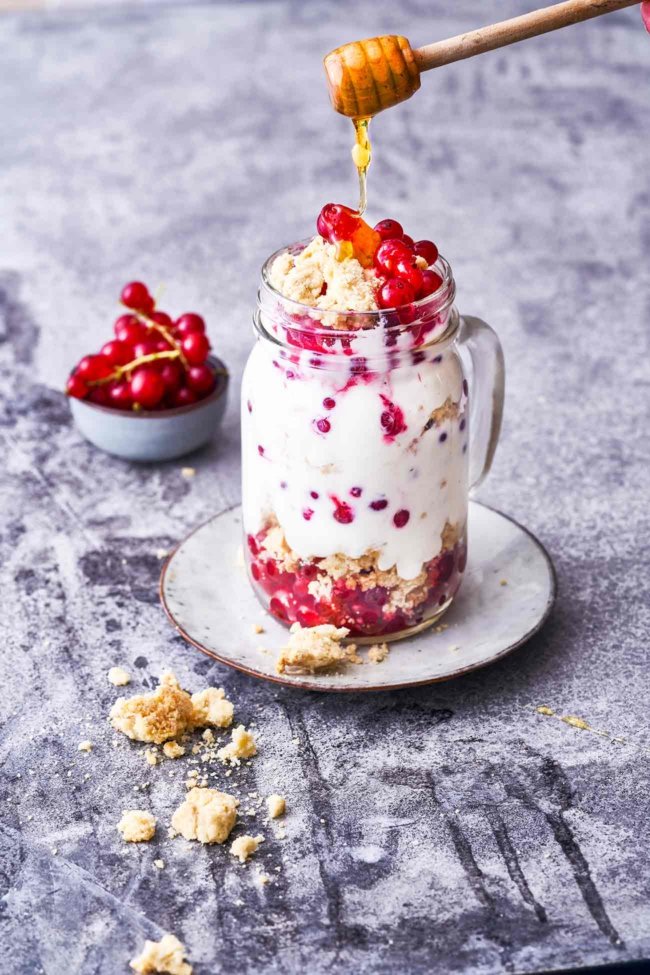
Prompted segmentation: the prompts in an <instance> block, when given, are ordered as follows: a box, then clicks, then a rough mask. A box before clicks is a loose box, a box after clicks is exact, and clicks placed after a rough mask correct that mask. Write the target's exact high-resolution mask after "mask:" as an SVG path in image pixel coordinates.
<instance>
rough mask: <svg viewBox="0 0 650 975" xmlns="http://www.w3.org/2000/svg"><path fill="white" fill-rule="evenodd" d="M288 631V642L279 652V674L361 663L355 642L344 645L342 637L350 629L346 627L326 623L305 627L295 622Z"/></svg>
mask: <svg viewBox="0 0 650 975" xmlns="http://www.w3.org/2000/svg"><path fill="white" fill-rule="evenodd" d="M289 632H290V634H291V635H290V637H289V643H288V644H287V646H286V647H283V648H282V650H281V651H280V656H279V657H278V659H277V662H276V665H275V669H276V671H277V672H278V674H284V673H285V672H286V671H287V670H288V669H289V670H297V671H307V672H308V673H310V674H313V673H315V672H316V671H318V670H326V669H327V668H329V667H334V666H337V665H338V664H343V663H359V662H360V658H359V657H358V656H357V652H356V651H357V648H356V646H355V645H354V644H353V643H351V644H349V645H348V646H342V645H341V640H344V639H345V637H346V636H347V635H348V633H349V632H350V631H349V630H348V629H346V628H345V627H344V626H342V627H336V626H332V625H330V624H329V623H323V624H321V625H320V626H310V627H302V626H301V625H300V623H294V624H293V626H292V627H291V630H290V631H289Z"/></svg>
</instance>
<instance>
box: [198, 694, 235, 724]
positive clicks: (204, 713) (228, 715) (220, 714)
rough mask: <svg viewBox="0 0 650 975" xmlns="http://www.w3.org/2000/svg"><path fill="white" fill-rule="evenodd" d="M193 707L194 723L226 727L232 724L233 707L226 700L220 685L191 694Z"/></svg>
mask: <svg viewBox="0 0 650 975" xmlns="http://www.w3.org/2000/svg"><path fill="white" fill-rule="evenodd" d="M192 707H193V709H194V724H195V725H198V726H199V727H202V726H203V725H206V724H209V725H213V726H214V727H215V728H228V727H229V726H230V725H231V724H232V719H233V715H234V713H235V708H234V706H233V704H232V703H231V702H230V701H228V700H226V692H225V691H224V689H223V688H222V687H207V688H206V689H205V690H204V691H199V692H198V694H192Z"/></svg>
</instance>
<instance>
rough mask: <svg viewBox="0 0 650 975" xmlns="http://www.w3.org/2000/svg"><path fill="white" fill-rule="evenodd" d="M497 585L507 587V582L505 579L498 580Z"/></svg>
mask: <svg viewBox="0 0 650 975" xmlns="http://www.w3.org/2000/svg"><path fill="white" fill-rule="evenodd" d="M499 585H500V586H507V585H508V580H507V579H500V580H499Z"/></svg>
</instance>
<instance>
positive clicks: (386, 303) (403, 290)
mask: <svg viewBox="0 0 650 975" xmlns="http://www.w3.org/2000/svg"><path fill="white" fill-rule="evenodd" d="M414 300H415V292H414V291H413V288H412V287H411V285H410V284H409V283H408V281H402V279H401V278H389V279H388V281H387V282H386V284H384V285H383V286H382V288H381V290H380V291H379V305H380V307H381V308H399V306H400V305H408V304H410V302H412V301H414Z"/></svg>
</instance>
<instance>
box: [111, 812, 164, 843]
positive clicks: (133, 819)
mask: <svg viewBox="0 0 650 975" xmlns="http://www.w3.org/2000/svg"><path fill="white" fill-rule="evenodd" d="M117 828H118V829H119V831H120V833H121V834H122V839H123V840H124V842H125V843H148V842H149V840H151V839H153V835H154V833H155V832H156V817H155V816H152V815H151V813H150V812H146V810H144V809H125V811H124V812H123V813H122V818H121V819H120V821H119V823H118V824H117Z"/></svg>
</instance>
